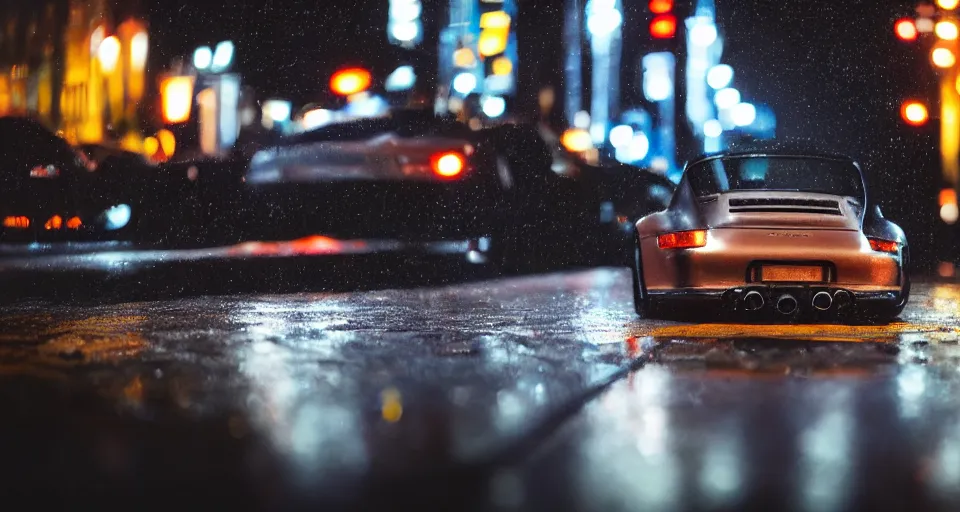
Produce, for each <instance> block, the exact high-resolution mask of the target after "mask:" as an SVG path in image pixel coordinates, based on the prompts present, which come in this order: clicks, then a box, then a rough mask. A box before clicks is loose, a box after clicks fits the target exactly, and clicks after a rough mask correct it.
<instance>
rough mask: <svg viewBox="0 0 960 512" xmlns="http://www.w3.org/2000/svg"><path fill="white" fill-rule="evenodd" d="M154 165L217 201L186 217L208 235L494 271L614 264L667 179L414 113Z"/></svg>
mask: <svg viewBox="0 0 960 512" xmlns="http://www.w3.org/2000/svg"><path fill="white" fill-rule="evenodd" d="M163 167H164V169H168V170H169V169H177V170H176V171H175V173H176V174H177V175H180V176H184V175H188V176H189V177H190V179H191V180H194V181H196V188H195V190H194V191H193V194H195V195H196V200H195V201H193V204H195V205H198V206H200V210H203V209H204V206H203V205H207V204H212V205H217V206H216V208H215V210H216V211H207V212H202V211H199V212H194V213H193V214H190V215H189V216H190V217H193V218H195V219H199V218H204V219H206V220H204V221H203V224H204V225H205V226H208V227H211V228H212V229H211V230H210V232H209V235H210V236H212V237H213V238H214V239H217V243H241V242H251V241H253V242H264V243H265V244H261V245H255V244H251V245H249V247H250V248H251V250H252V251H254V250H260V251H265V250H268V249H269V250H271V251H286V252H287V253H290V254H295V253H298V252H302V250H307V251H309V250H311V249H310V246H309V243H308V241H310V240H313V241H317V240H320V239H317V238H315V237H317V236H323V237H326V238H324V239H323V240H330V239H332V240H338V241H344V240H362V241H365V243H367V244H370V245H371V247H373V246H375V247H381V248H384V249H385V250H387V249H390V248H392V249H390V250H411V251H426V252H437V251H440V252H445V253H449V254H453V255H458V256H465V257H466V258H467V259H468V260H470V261H472V262H474V263H484V264H487V265H488V266H491V267H494V268H497V269H498V270H506V271H524V270H537V269H542V268H553V267H557V266H562V265H593V264H626V262H627V261H628V258H627V256H626V254H628V250H627V248H628V246H627V244H628V243H629V239H630V238H631V235H630V232H631V231H630V230H631V228H632V223H631V222H629V219H631V218H634V217H638V216H640V215H642V214H644V213H647V212H650V211H654V210H656V209H659V208H661V207H662V206H663V205H664V204H665V201H666V199H667V198H668V197H669V190H668V187H670V186H671V184H670V183H669V182H668V181H666V180H664V179H662V178H658V177H656V176H654V175H652V174H650V173H644V172H642V171H639V170H636V169H632V168H630V169H616V170H613V169H602V168H593V167H590V166H586V165H584V166H583V169H582V171H583V172H581V173H578V174H577V175H576V176H574V177H570V176H561V175H558V174H557V173H556V172H553V170H552V169H551V167H552V157H551V151H550V148H549V147H548V146H547V145H546V143H545V142H544V140H543V139H542V138H541V137H540V136H539V133H538V132H537V130H536V128H535V127H533V126H526V125H505V126H500V127H496V128H490V129H485V130H479V131H474V130H471V129H469V128H468V127H466V126H465V125H463V124H462V123H458V122H456V121H454V120H452V119H444V118H438V117H435V116H434V115H433V113H432V112H429V111H423V110H408V111H404V110H400V111H395V112H393V114H392V115H391V116H389V117H381V118H370V119H360V120H355V121H349V122H344V123H338V124H333V125H328V126H325V127H322V128H318V129H314V130H311V131H308V132H305V133H301V134H297V135H293V136H289V137H285V138H284V139H282V140H280V141H279V142H277V143H275V144H273V145H270V146H267V147H264V148H262V149H260V151H258V152H256V153H255V154H254V155H253V157H252V158H251V159H250V161H249V164H243V165H240V164H239V163H238V162H236V161H234V162H233V163H227V162H207V163H202V162H201V163H195V164H190V163H181V164H175V165H167V166H163ZM191 172H192V173H193V174H190V173H191ZM618 173H627V174H628V175H627V176H620V177H616V176H617V174H618ZM665 190H666V192H664V191H665ZM186 216H187V214H184V218H186ZM199 238H202V237H199ZM191 239H193V240H196V239H198V237H189V236H187V237H185V240H191ZM207 241H208V242H210V241H212V240H209V239H208V240H207ZM280 241H283V242H285V243H283V244H280V245H277V244H276V243H275V242H280ZM617 251H619V252H617Z"/></svg>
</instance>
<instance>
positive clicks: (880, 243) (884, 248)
mask: <svg viewBox="0 0 960 512" xmlns="http://www.w3.org/2000/svg"><path fill="white" fill-rule="evenodd" d="M867 240H869V241H870V248H871V249H873V250H874V251H877V252H886V253H890V254H897V253H899V252H900V244H898V243H897V242H891V241H890V240H881V239H879V238H868V239H867Z"/></svg>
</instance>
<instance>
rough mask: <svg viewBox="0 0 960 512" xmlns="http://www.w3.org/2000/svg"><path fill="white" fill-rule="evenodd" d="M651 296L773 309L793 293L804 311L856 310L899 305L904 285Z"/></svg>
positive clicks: (657, 293) (747, 288) (738, 308)
mask: <svg viewBox="0 0 960 512" xmlns="http://www.w3.org/2000/svg"><path fill="white" fill-rule="evenodd" d="M753 292H756V293H758V294H759V296H760V297H761V298H762V302H761V305H760V306H759V307H751V306H750V304H749V303H748V301H747V297H748V294H750V293H753ZM823 292H825V293H827V294H828V295H829V296H830V299H829V300H828V301H827V303H826V304H821V306H825V307H823V308H817V307H816V306H815V305H814V297H815V296H816V295H817V294H819V293H823ZM648 293H649V295H650V297H651V298H654V299H656V300H658V301H662V302H663V301H669V302H678V303H681V302H701V303H705V302H708V303H714V304H715V305H719V306H723V307H725V308H726V309H729V310H735V311H758V312H759V311H761V310H773V309H774V305H775V304H776V302H777V301H778V300H779V298H781V297H783V296H785V295H789V296H791V297H793V298H794V299H796V301H797V304H798V309H799V310H800V311H804V310H806V311H812V310H820V311H823V312H827V311H832V312H837V311H842V310H848V309H849V310H852V309H856V308H858V307H872V306H878V305H879V306H896V305H898V304H900V303H901V302H902V301H903V290H902V289H900V288H871V287H866V286H852V287H844V286H833V285H829V284H824V285H812V286H805V285H793V284H782V285H780V284H777V285H762V284H761V285H747V286H738V287H733V288H725V289H675V290H659V291H649V292H648Z"/></svg>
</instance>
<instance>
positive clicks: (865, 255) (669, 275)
mask: <svg viewBox="0 0 960 512" xmlns="http://www.w3.org/2000/svg"><path fill="white" fill-rule="evenodd" d="M783 231H784V230H780V231H777V230H775V229H715V230H710V231H708V234H707V245H706V246H705V247H702V248H697V249H685V250H683V249H682V250H663V249H660V248H659V247H658V246H657V238H656V237H655V236H654V237H647V238H644V239H643V240H642V241H641V255H642V257H643V271H644V284H645V286H646V288H647V290H648V291H649V292H650V293H651V294H654V293H665V292H670V291H671V290H696V289H702V290H727V289H731V288H735V287H741V286H752V285H764V284H765V283H763V282H756V281H757V280H758V279H757V276H756V275H755V272H754V269H757V268H759V267H761V266H763V265H766V264H775V265H784V264H786V265H817V266H822V267H824V268H825V269H827V270H828V272H829V274H830V275H829V278H828V279H827V280H826V282H825V283H823V284H824V285H829V286H835V287H839V288H845V289H847V290H850V291H851V292H855V293H872V292H876V293H883V292H892V291H898V290H899V289H900V288H901V287H902V285H903V282H904V280H903V279H904V276H903V272H902V266H901V257H900V256H899V255H894V254H887V253H880V252H876V251H873V250H871V248H870V245H869V242H868V241H867V239H866V237H864V236H863V235H862V234H861V233H860V232H858V231H828V230H820V231H818V230H787V231H788V232H790V233H791V234H795V235H796V237H784V236H779V235H780V233H782V232H783ZM811 285H813V283H811Z"/></svg>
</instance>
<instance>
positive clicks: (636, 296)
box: [631, 245, 656, 318]
mask: <svg viewBox="0 0 960 512" xmlns="http://www.w3.org/2000/svg"><path fill="white" fill-rule="evenodd" d="M631 267H632V272H631V274H632V275H633V310H634V311H635V312H636V313H637V316H639V317H640V318H652V317H653V316H654V314H655V310H656V304H655V302H654V301H653V300H652V299H651V298H650V296H649V295H647V290H646V288H645V287H644V284H643V260H642V259H641V258H640V246H639V245H636V246H635V247H634V248H633V265H631Z"/></svg>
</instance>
